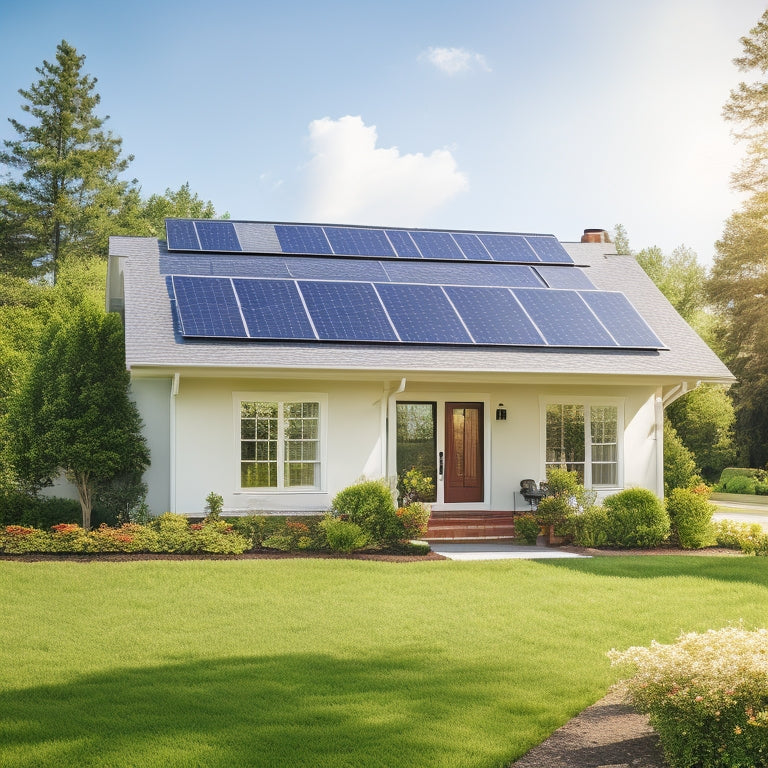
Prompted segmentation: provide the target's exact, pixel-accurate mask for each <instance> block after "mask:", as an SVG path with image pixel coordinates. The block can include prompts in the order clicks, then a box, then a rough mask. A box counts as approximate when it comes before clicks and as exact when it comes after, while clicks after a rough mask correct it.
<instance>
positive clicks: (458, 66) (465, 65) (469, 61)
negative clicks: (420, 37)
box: [419, 48, 491, 75]
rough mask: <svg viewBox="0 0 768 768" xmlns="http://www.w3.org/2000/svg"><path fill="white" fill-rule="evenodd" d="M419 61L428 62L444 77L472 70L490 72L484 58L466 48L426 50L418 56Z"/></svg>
mask: <svg viewBox="0 0 768 768" xmlns="http://www.w3.org/2000/svg"><path fill="white" fill-rule="evenodd" d="M419 60H420V61H428V62H429V63H430V64H432V65H434V66H435V67H437V68H438V69H439V70H440V71H441V72H444V73H445V74H446V75H458V74H459V73H461V72H469V71H470V70H472V69H481V70H483V71H484V72H490V71H491V67H490V66H489V64H488V61H487V60H486V58H485V56H483V55H482V54H481V53H474V52H473V51H468V50H467V49H466V48H427V50H426V51H423V52H422V53H421V54H419Z"/></svg>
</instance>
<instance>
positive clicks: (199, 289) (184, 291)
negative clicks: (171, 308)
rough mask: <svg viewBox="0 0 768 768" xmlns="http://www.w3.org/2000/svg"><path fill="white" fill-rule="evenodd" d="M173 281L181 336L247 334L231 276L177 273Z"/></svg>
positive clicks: (237, 335) (234, 336)
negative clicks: (198, 275)
mask: <svg viewBox="0 0 768 768" xmlns="http://www.w3.org/2000/svg"><path fill="white" fill-rule="evenodd" d="M171 280H172V283H173V292H174V295H175V296H176V309H177V311H178V313H179V322H180V324H181V333H182V335H184V336H205V337H213V338H221V339H232V338H238V339H239V338H246V337H247V333H246V332H245V327H244V326H243V318H242V317H241V316H240V310H239V308H238V305H237V301H236V299H235V292H234V290H233V289H232V283H231V281H230V280H229V278H226V277H187V276H184V275H181V276H180V275H174V276H173V277H172V278H171Z"/></svg>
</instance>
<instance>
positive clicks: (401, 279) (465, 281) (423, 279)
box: [382, 261, 544, 288]
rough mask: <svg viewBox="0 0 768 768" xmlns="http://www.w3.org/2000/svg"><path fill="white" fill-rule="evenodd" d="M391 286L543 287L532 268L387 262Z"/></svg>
mask: <svg viewBox="0 0 768 768" xmlns="http://www.w3.org/2000/svg"><path fill="white" fill-rule="evenodd" d="M382 266H383V268H384V269H385V270H386V273H387V275H388V282H392V283H428V284H430V285H478V286H479V285H491V286H508V287H510V288H543V287H544V283H543V282H542V281H541V280H540V279H539V278H538V277H537V276H536V275H535V274H534V272H533V270H532V269H531V267H526V266H523V265H519V264H477V263H473V264H467V263H466V262H462V263H456V262H451V263H450V264H444V263H441V262H434V261H429V262H426V261H422V262H414V261H388V262H387V263H386V264H383V265H382Z"/></svg>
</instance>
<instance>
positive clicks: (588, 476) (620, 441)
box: [539, 395, 625, 491]
mask: <svg viewBox="0 0 768 768" xmlns="http://www.w3.org/2000/svg"><path fill="white" fill-rule="evenodd" d="M624 402H625V398H623V397H593V396H590V397H575V396H565V395H562V396H557V395H547V396H541V397H539V413H540V419H541V430H540V431H541V441H540V445H541V468H542V477H546V470H547V406H550V405H581V406H583V408H584V487H585V488H594V489H595V490H599V491H605V490H621V489H622V488H623V487H624ZM601 406H610V407H614V408H616V442H617V445H616V485H598V484H593V483H592V429H591V423H592V408H593V407H601Z"/></svg>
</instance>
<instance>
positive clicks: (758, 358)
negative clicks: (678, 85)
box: [707, 11, 768, 466]
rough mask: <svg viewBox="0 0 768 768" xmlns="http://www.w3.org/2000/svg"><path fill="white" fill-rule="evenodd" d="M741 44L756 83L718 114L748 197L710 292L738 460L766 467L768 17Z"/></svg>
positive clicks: (737, 92) (727, 236)
mask: <svg viewBox="0 0 768 768" xmlns="http://www.w3.org/2000/svg"><path fill="white" fill-rule="evenodd" d="M741 43H742V46H743V51H744V52H743V55H742V56H740V57H738V58H736V59H735V60H734V63H735V64H736V65H737V66H738V68H739V69H740V70H741V71H742V72H752V73H754V74H755V76H756V78H757V79H756V80H755V82H752V83H746V82H742V83H740V84H739V86H738V87H737V88H736V89H734V90H733V91H732V92H731V95H730V98H729V100H728V102H727V103H726V105H725V107H724V110H723V114H724V117H725V119H726V120H729V121H731V122H733V123H734V124H736V125H737V126H738V127H737V130H736V136H737V138H739V139H740V140H742V141H745V142H746V148H747V154H746V158H745V160H744V162H743V163H742V164H741V166H740V168H739V169H738V170H737V171H736V172H735V173H734V176H733V184H734V186H735V187H736V188H737V189H739V190H742V191H746V192H749V193H750V197H749V198H748V199H747V200H746V201H745V202H744V204H743V206H742V208H741V210H739V211H736V212H735V213H733V214H732V215H731V217H730V218H729V219H728V221H727V222H726V225H725V229H724V232H723V236H722V238H721V239H720V240H719V241H718V242H717V244H716V250H717V253H716V256H715V261H714V266H713V269H712V275H711V278H710V280H709V281H708V283H707V294H708V297H709V300H710V301H711V302H712V305H713V306H714V307H715V309H716V310H717V311H718V313H719V323H718V328H717V333H718V337H719V339H720V343H721V347H722V350H723V352H724V358H725V361H726V363H727V364H728V365H729V367H730V368H731V370H732V371H733V373H734V374H735V375H736V377H737V378H738V383H737V384H736V385H735V386H734V387H733V390H732V396H733V399H734V405H735V409H736V423H735V424H736V427H735V429H736V436H737V443H738V444H739V446H740V450H741V453H742V456H740V459H739V461H740V463H748V464H750V465H751V466H763V465H764V464H765V463H766V462H767V461H768V79H766V77H765V75H766V72H767V71H768V11H766V12H765V13H763V15H762V17H761V18H760V21H759V22H758V24H757V25H756V26H755V27H754V28H753V29H752V30H751V31H750V33H749V35H747V36H745V37H743V38H741Z"/></svg>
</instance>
